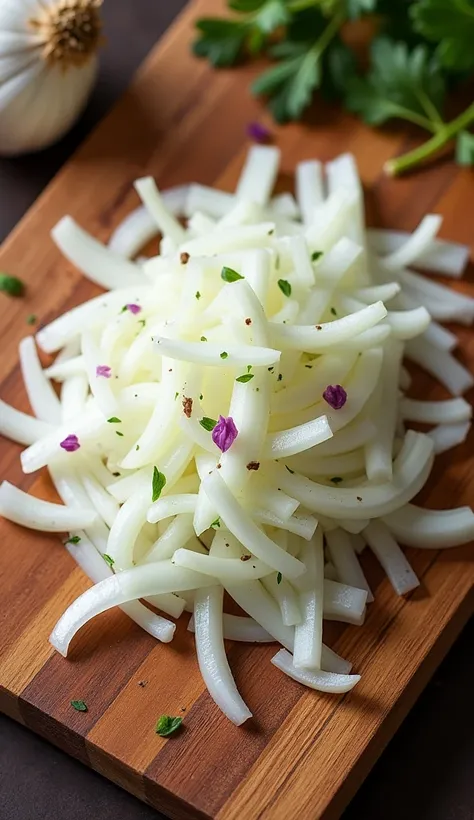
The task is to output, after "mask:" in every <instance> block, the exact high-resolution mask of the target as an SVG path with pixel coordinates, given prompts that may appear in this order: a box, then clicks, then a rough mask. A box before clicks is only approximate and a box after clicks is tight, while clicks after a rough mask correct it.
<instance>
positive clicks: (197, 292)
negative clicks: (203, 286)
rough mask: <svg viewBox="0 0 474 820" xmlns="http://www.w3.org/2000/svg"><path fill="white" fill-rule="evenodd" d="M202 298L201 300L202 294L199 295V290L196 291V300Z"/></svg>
mask: <svg viewBox="0 0 474 820" xmlns="http://www.w3.org/2000/svg"><path fill="white" fill-rule="evenodd" d="M200 298H201V294H200V293H199V291H198V290H197V291H196V299H200Z"/></svg>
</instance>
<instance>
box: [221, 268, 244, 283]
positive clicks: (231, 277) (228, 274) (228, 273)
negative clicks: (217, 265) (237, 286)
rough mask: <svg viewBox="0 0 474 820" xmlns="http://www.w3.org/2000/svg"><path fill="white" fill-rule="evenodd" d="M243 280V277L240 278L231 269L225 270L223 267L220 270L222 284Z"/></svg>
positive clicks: (238, 274)
mask: <svg viewBox="0 0 474 820" xmlns="http://www.w3.org/2000/svg"><path fill="white" fill-rule="evenodd" d="M243 278H244V277H243V276H241V275H240V273H237V271H236V270H233V269H232V268H227V267H225V266H224V267H223V268H222V270H221V279H223V280H224V282H237V281H238V280H239V279H243Z"/></svg>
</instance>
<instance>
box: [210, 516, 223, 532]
mask: <svg viewBox="0 0 474 820" xmlns="http://www.w3.org/2000/svg"><path fill="white" fill-rule="evenodd" d="M220 525H221V519H220V518H216V520H215V521H213V522H212V524H211V527H212V529H213V530H217V529H218V528H219V527H220Z"/></svg>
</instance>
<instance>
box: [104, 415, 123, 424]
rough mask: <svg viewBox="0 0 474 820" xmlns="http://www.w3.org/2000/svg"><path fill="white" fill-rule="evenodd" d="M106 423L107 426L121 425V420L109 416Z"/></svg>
mask: <svg viewBox="0 0 474 820" xmlns="http://www.w3.org/2000/svg"><path fill="white" fill-rule="evenodd" d="M107 421H108V423H109V424H122V419H118V418H117V416H111V417H110V418H109V419H107Z"/></svg>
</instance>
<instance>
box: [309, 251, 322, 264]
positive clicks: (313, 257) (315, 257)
mask: <svg viewBox="0 0 474 820" xmlns="http://www.w3.org/2000/svg"><path fill="white" fill-rule="evenodd" d="M322 255H323V252H322V251H313V253H312V254H311V262H317V261H318V259H321V257H322Z"/></svg>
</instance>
